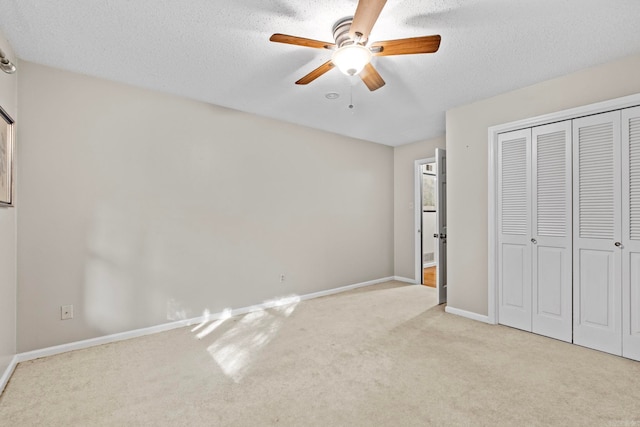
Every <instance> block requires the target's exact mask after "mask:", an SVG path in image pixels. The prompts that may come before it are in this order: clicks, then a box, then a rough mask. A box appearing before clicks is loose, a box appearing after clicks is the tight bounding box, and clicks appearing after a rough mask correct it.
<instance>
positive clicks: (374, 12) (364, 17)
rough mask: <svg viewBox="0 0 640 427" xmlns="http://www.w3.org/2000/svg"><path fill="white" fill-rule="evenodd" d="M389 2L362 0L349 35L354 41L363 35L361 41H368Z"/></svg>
mask: <svg viewBox="0 0 640 427" xmlns="http://www.w3.org/2000/svg"><path fill="white" fill-rule="evenodd" d="M386 2H387V0H360V1H359V2H358V7H357V8H356V13H355V15H353V22H352V23H351V28H350V29H349V35H350V36H351V38H352V39H354V40H355V39H356V38H357V36H358V34H362V35H361V36H360V37H361V40H362V41H365V42H366V41H367V39H368V38H369V33H371V29H372V28H373V24H375V23H376V21H377V20H378V16H380V12H382V8H383V7H384V5H385V3H386Z"/></svg>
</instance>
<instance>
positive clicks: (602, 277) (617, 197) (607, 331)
mask: <svg viewBox="0 0 640 427" xmlns="http://www.w3.org/2000/svg"><path fill="white" fill-rule="evenodd" d="M620 117H621V113H620V111H615V112H611V113H604V114H598V115H594V116H589V117H583V118H580V119H576V120H574V121H573V150H574V151H573V166H574V177H573V181H574V184H573V194H574V197H573V203H574V205H573V212H574V221H573V226H574V231H573V254H574V261H573V268H574V273H573V323H574V329H573V341H574V343H576V344H579V345H583V346H585V347H590V348H594V349H597V350H601V351H606V352H608V353H613V354H618V355H621V354H622V331H621V326H622V325H621V323H622V322H621V321H622V313H621V308H622V306H621V273H622V265H621V261H622V256H621V247H620V242H621V233H622V226H621V210H622V205H621V203H622V202H621V175H622V173H621V168H620V166H621V165H620V163H621V158H620Z"/></svg>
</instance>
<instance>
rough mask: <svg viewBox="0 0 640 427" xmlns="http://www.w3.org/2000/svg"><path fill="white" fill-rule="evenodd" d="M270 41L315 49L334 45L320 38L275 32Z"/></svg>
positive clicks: (330, 47)
mask: <svg viewBox="0 0 640 427" xmlns="http://www.w3.org/2000/svg"><path fill="white" fill-rule="evenodd" d="M269 40H270V41H272V42H276V43H286V44H294V45H296V46H305V47H315V48H317V49H333V48H335V47H336V45H335V44H333V43H327V42H321V41H320V40H312V39H305V38H304V37H296V36H290V35H287V34H279V33H276V34H274V35H272V36H271V37H270V38H269Z"/></svg>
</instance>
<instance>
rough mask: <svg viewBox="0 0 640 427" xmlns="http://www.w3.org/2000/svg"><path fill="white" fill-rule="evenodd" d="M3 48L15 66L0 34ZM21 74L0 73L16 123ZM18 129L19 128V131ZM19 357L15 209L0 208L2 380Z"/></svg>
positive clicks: (3, 102)
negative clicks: (17, 352)
mask: <svg viewBox="0 0 640 427" xmlns="http://www.w3.org/2000/svg"><path fill="white" fill-rule="evenodd" d="M0 48H1V49H2V50H3V51H4V53H5V54H7V55H8V57H9V58H10V59H11V60H12V61H13V62H14V63H16V62H17V61H16V60H15V56H14V54H13V51H12V50H11V46H9V43H8V42H7V41H6V39H5V38H4V36H3V35H2V34H0ZM17 87H18V71H16V73H14V74H6V73H4V72H2V71H0V106H2V108H4V110H5V111H6V112H7V113H8V114H9V115H10V116H11V118H13V119H14V120H17V118H18V114H17V106H18V105H17ZM17 126H18V125H17V124H16V127H17ZM16 133H17V130H16ZM15 354H16V208H3V207H0V376H2V374H3V373H4V371H5V369H6V368H7V367H8V366H9V363H10V362H11V359H12V358H13V356H14V355H15Z"/></svg>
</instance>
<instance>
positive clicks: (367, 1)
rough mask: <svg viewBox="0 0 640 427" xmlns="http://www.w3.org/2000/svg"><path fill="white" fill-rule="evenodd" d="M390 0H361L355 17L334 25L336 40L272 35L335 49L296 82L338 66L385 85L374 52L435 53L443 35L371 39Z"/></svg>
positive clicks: (284, 40) (376, 85)
mask: <svg viewBox="0 0 640 427" xmlns="http://www.w3.org/2000/svg"><path fill="white" fill-rule="evenodd" d="M386 2H387V0H360V1H359V2H358V7H357V8H356V13H355V15H354V16H353V17H350V16H349V17H346V18H343V19H340V20H339V21H338V22H336V23H335V24H334V25H333V38H334V40H335V43H327V42H323V41H319V40H312V39H306V38H303V37H296V36H290V35H287V34H279V33H276V34H274V35H272V36H271V38H270V39H269V40H270V41H272V42H277V43H286V44H294V45H298V46H304V47H312V48H316V49H330V50H333V55H332V56H331V59H330V60H329V61H327V62H325V63H324V64H322V65H321V66H319V67H318V68H316V69H315V70H313V71H311V72H310V73H309V74H307V75H306V76H304V77H302V78H301V79H300V80H298V81H297V82H296V84H298V85H306V84H309V83H311V82H312V81H314V80H315V79H317V78H318V77H320V76H321V75H323V74H324V73H326V72H327V71H329V70H331V69H332V68H334V67H338V69H340V71H342V72H343V73H344V74H346V75H349V76H354V75H359V76H360V78H361V79H362V81H363V82H364V84H365V85H367V87H368V88H369V90H371V91H374V90H376V89H380V88H381V87H382V86H384V84H385V82H384V80H383V79H382V77H381V76H380V74H379V73H378V71H377V70H376V69H375V67H374V66H373V65H371V59H372V57H374V56H390V55H409V54H414V53H434V52H437V50H438V48H439V47H440V36H439V35H433V36H423V37H412V38H407V39H397V40H387V41H382V42H375V43H371V44H370V45H369V46H367V42H368V41H369V34H370V33H371V29H372V28H373V24H375V22H376V20H377V19H378V16H379V15H380V12H381V11H382V8H383V7H384V5H385V3H386Z"/></svg>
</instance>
